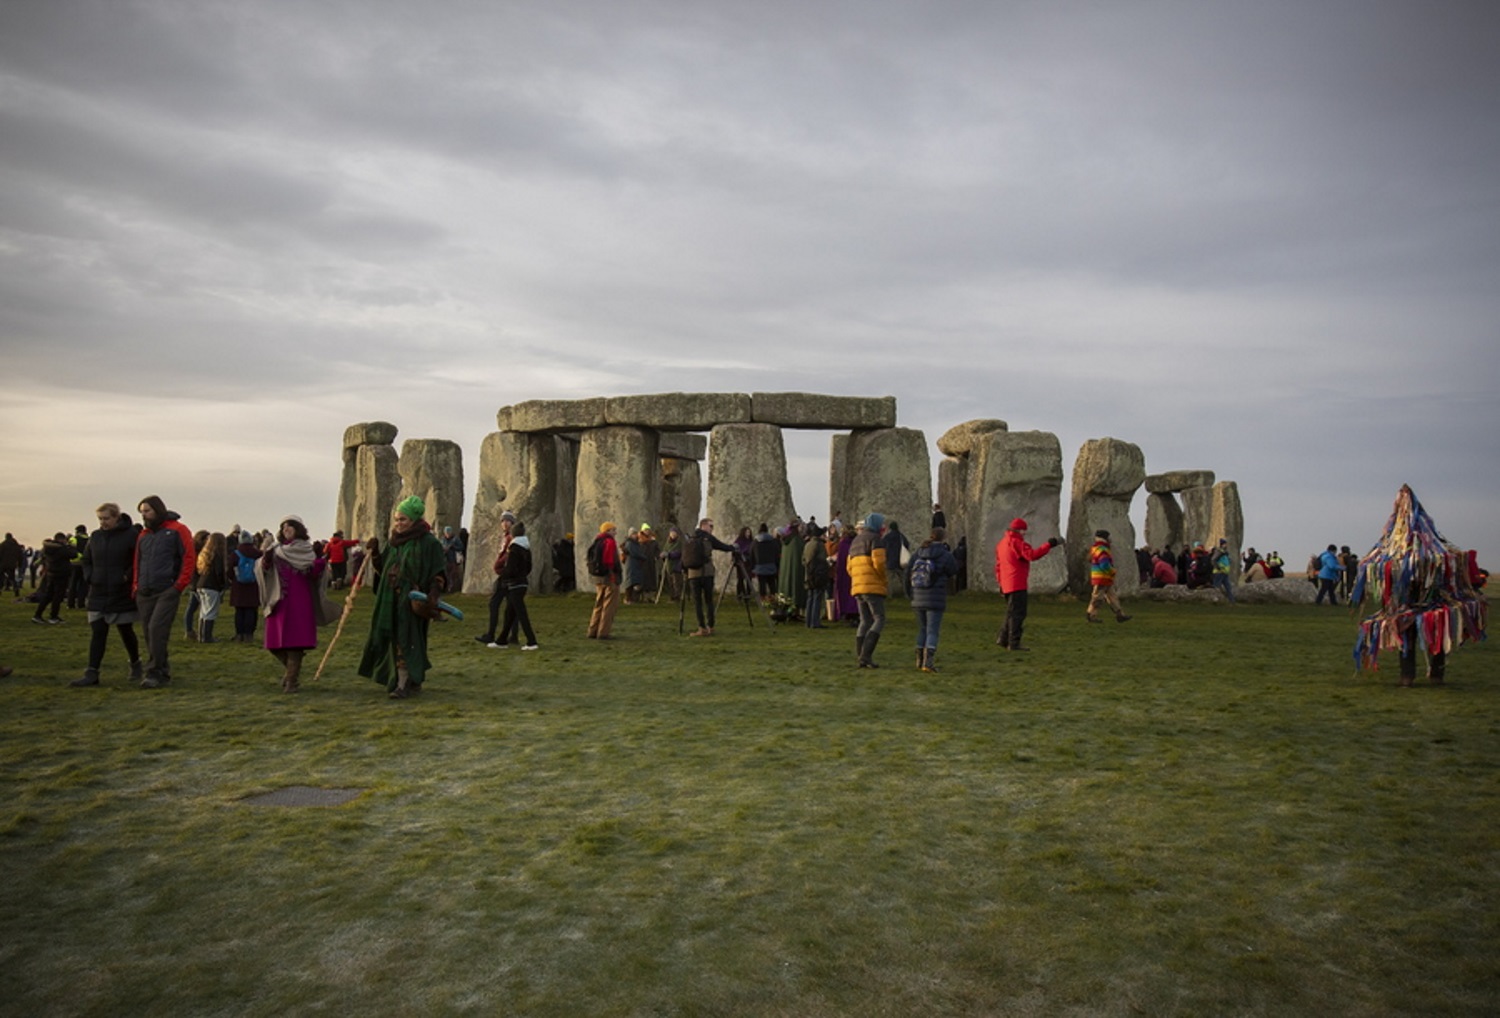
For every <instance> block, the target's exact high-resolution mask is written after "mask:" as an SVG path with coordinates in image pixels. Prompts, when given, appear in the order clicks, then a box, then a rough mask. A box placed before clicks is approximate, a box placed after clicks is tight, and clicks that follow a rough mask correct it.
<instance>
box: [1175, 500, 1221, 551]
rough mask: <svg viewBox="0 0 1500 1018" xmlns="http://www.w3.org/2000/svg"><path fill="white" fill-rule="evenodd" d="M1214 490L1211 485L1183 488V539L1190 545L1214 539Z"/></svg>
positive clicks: (1204, 543) (1206, 542)
mask: <svg viewBox="0 0 1500 1018" xmlns="http://www.w3.org/2000/svg"><path fill="white" fill-rule="evenodd" d="M1213 508H1214V490H1213V488H1209V487H1198V488H1184V489H1183V490H1182V539H1183V541H1185V542H1187V544H1189V545H1194V544H1199V543H1202V544H1203V545H1204V546H1205V547H1207V546H1208V542H1209V541H1210V540H1212V536H1211V535H1212V532H1213Z"/></svg>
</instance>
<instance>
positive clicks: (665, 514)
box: [653, 456, 703, 541]
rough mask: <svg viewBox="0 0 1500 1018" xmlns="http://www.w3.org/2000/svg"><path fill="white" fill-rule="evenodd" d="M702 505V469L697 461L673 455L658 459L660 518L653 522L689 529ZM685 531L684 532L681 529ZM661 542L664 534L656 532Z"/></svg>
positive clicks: (696, 521) (654, 523)
mask: <svg viewBox="0 0 1500 1018" xmlns="http://www.w3.org/2000/svg"><path fill="white" fill-rule="evenodd" d="M702 506H703V472H702V470H701V469H700V468H699V466H698V461H697V460H691V459H680V458H678V457H676V456H663V457H662V458H661V511H662V518H661V519H660V520H657V521H653V525H657V526H661V525H670V524H672V523H676V524H677V525H678V526H679V527H686V528H687V530H688V531H690V530H692V528H693V527H695V526H696V525H697V523H698V520H699V519H701V514H700V513H699V511H698V510H699V509H701V508H702ZM684 532H687V531H684ZM659 538H660V540H662V541H665V540H666V535H665V533H663V534H661V535H659Z"/></svg>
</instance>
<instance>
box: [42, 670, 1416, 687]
mask: <svg viewBox="0 0 1500 1018" xmlns="http://www.w3.org/2000/svg"><path fill="white" fill-rule="evenodd" d="M1439 681H1441V680H1439ZM98 684H99V669H97V668H85V669H84V670H83V677H82V678H79V679H74V680H73V681H72V682H70V683H68V685H70V686H97V685H98Z"/></svg>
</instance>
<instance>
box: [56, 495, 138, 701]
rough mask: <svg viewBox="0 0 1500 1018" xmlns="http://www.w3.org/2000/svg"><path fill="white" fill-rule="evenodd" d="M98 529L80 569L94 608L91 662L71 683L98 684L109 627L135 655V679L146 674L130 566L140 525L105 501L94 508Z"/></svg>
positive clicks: (90, 609)
mask: <svg viewBox="0 0 1500 1018" xmlns="http://www.w3.org/2000/svg"><path fill="white" fill-rule="evenodd" d="M94 516H95V517H96V518H97V519H98V520H99V529H97V530H95V531H94V532H93V534H91V535H90V536H89V540H88V543H87V544H86V545H84V548H83V560H82V561H81V562H80V563H79V571H80V572H82V574H83V579H84V583H85V584H87V589H88V595H87V600H86V601H85V607H86V608H87V609H88V613H89V630H90V634H89V663H88V666H87V667H86V668H84V670H83V675H82V677H80V678H77V679H74V680H73V681H72V682H70V683H69V685H71V686H80V687H81V686H97V685H99V668H100V666H102V665H103V664H104V650H105V647H106V645H107V644H108V642H109V628H110V627H111V626H114V627H115V629H116V630H117V631H118V632H119V634H120V643H121V644H122V645H123V646H124V647H125V653H126V655H127V656H128V657H129V658H130V681H131V682H140V681H141V679H142V678H143V674H142V673H143V667H144V666H143V665H142V663H141V644H140V640H139V639H137V637H136V634H135V623H136V621H137V620H138V619H139V618H140V613H139V612H137V611H136V607H135V602H134V601H133V600H131V597H130V578H131V569H132V568H133V562H134V558H135V527H134V526H133V525H132V524H131V522H130V517H129V516H126V515H125V514H123V513H121V512H120V507H119V506H118V505H116V504H115V503H114V502H105V503H104V504H103V505H101V506H100V507H99V508H98V509H95V510H94Z"/></svg>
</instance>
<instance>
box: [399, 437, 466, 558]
mask: <svg viewBox="0 0 1500 1018" xmlns="http://www.w3.org/2000/svg"><path fill="white" fill-rule="evenodd" d="M400 471H401V498H405V497H407V496H408V495H416V496H417V497H418V498H420V499H421V500H422V501H423V502H425V503H426V504H427V512H426V514H425V515H424V516H423V517H422V518H423V519H425V520H426V521H427V523H428V524H429V525H430V526H431V527H432V531H433V533H434V534H437V535H438V536H439V537H441V536H442V532H443V528H444V527H452V528H453V530H454V531H455V532H457V531H458V529H459V528H460V527H461V526H462V525H463V519H464V454H463V450H462V449H460V448H459V447H458V443H456V442H450V441H448V440H447V439H446V438H408V439H407V440H406V441H405V442H402V443H401V460H400ZM397 501H398V502H399V501H400V499H397Z"/></svg>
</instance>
